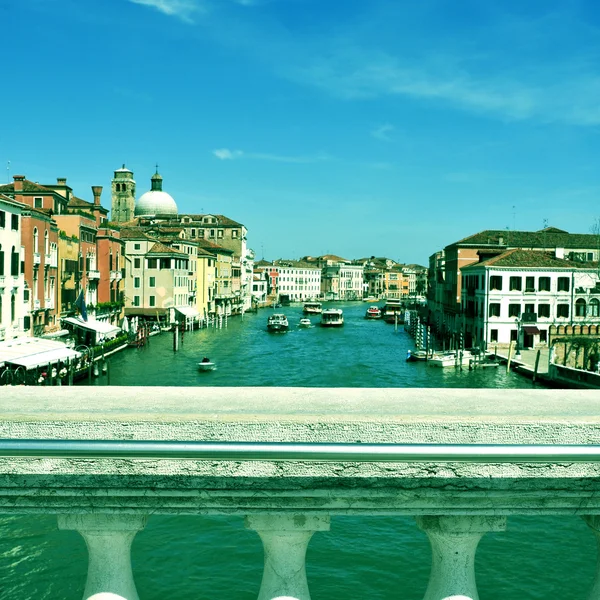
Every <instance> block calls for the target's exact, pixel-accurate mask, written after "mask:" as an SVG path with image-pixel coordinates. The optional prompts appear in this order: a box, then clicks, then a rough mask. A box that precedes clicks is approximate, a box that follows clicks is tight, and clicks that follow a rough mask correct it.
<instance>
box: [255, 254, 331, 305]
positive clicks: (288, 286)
mask: <svg viewBox="0 0 600 600" xmlns="http://www.w3.org/2000/svg"><path fill="white" fill-rule="evenodd" d="M261 264H262V267H261V269H262V270H263V271H265V270H266V271H267V273H268V277H269V279H270V282H269V288H270V289H269V292H270V294H272V295H274V296H275V297H279V299H284V300H285V299H287V300H291V301H299V302H302V301H305V300H313V299H315V298H318V297H319V296H320V293H321V269H320V268H319V267H316V266H315V265H314V264H311V263H308V262H306V261H298V260H275V261H273V263H271V264H269V263H265V262H264V261H261Z"/></svg>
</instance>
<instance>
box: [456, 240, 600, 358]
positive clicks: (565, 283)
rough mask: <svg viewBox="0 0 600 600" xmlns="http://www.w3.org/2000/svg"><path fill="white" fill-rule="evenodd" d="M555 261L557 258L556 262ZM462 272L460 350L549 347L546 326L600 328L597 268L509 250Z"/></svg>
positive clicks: (548, 255) (551, 255) (592, 264)
mask: <svg viewBox="0 0 600 600" xmlns="http://www.w3.org/2000/svg"><path fill="white" fill-rule="evenodd" d="M557 255H558V256H557ZM482 259H484V260H482V261H481V262H479V263H475V264H472V265H469V266H467V267H463V268H462V269H461V273H462V291H461V300H462V305H461V307H462V318H463V331H464V335H465V340H464V342H465V345H466V346H471V345H482V346H483V347H487V348H490V347H493V346H494V345H497V346H507V345H509V344H510V342H513V341H514V342H517V340H518V343H519V347H520V348H535V347H536V346H537V345H540V344H542V345H543V344H546V343H548V340H549V336H548V332H549V328H550V326H551V325H557V326H559V325H591V324H600V274H599V267H598V262H583V261H573V260H565V259H564V258H562V252H560V249H559V250H558V251H557V252H555V253H549V252H540V251H534V250H521V249H514V250H509V251H507V252H503V253H501V254H498V255H496V256H493V257H490V256H489V255H488V256H487V257H486V255H483V256H482Z"/></svg>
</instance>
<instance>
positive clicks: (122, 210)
mask: <svg viewBox="0 0 600 600" xmlns="http://www.w3.org/2000/svg"><path fill="white" fill-rule="evenodd" d="M111 190H112V210H111V215H110V217H111V219H110V220H111V221H114V222H116V223H125V222H126V221H131V220H132V219H133V210H134V208H135V181H134V179H133V171H130V170H129V169H127V168H126V167H125V165H123V167H122V168H121V169H117V170H116V171H115V176H114V177H113V180H112V186H111Z"/></svg>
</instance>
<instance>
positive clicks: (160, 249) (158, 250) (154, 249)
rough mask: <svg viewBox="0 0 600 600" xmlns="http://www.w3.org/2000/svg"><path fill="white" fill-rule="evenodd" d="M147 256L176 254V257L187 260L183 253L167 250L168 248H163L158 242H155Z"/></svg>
mask: <svg viewBox="0 0 600 600" xmlns="http://www.w3.org/2000/svg"><path fill="white" fill-rule="evenodd" d="M147 254H176V255H177V256H185V257H186V258H189V256H188V255H187V254H185V252H180V251H179V250H175V249H174V248H169V246H165V245H164V244H161V243H160V242H156V243H155V244H154V246H152V248H150V250H148V252H147Z"/></svg>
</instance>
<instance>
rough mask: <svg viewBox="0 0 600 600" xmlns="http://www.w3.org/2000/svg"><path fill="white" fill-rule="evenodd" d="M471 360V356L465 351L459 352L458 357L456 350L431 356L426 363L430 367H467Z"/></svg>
mask: <svg viewBox="0 0 600 600" xmlns="http://www.w3.org/2000/svg"><path fill="white" fill-rule="evenodd" d="M461 358H462V360H461ZM472 359H473V355H472V354H471V353H470V352H469V351H467V350H464V351H459V352H458V355H457V352H456V350H451V351H449V352H439V353H436V354H433V355H432V356H431V357H430V358H429V361H428V362H429V366H431V367H458V366H463V367H468V366H469V363H470V361H471V360H472Z"/></svg>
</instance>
